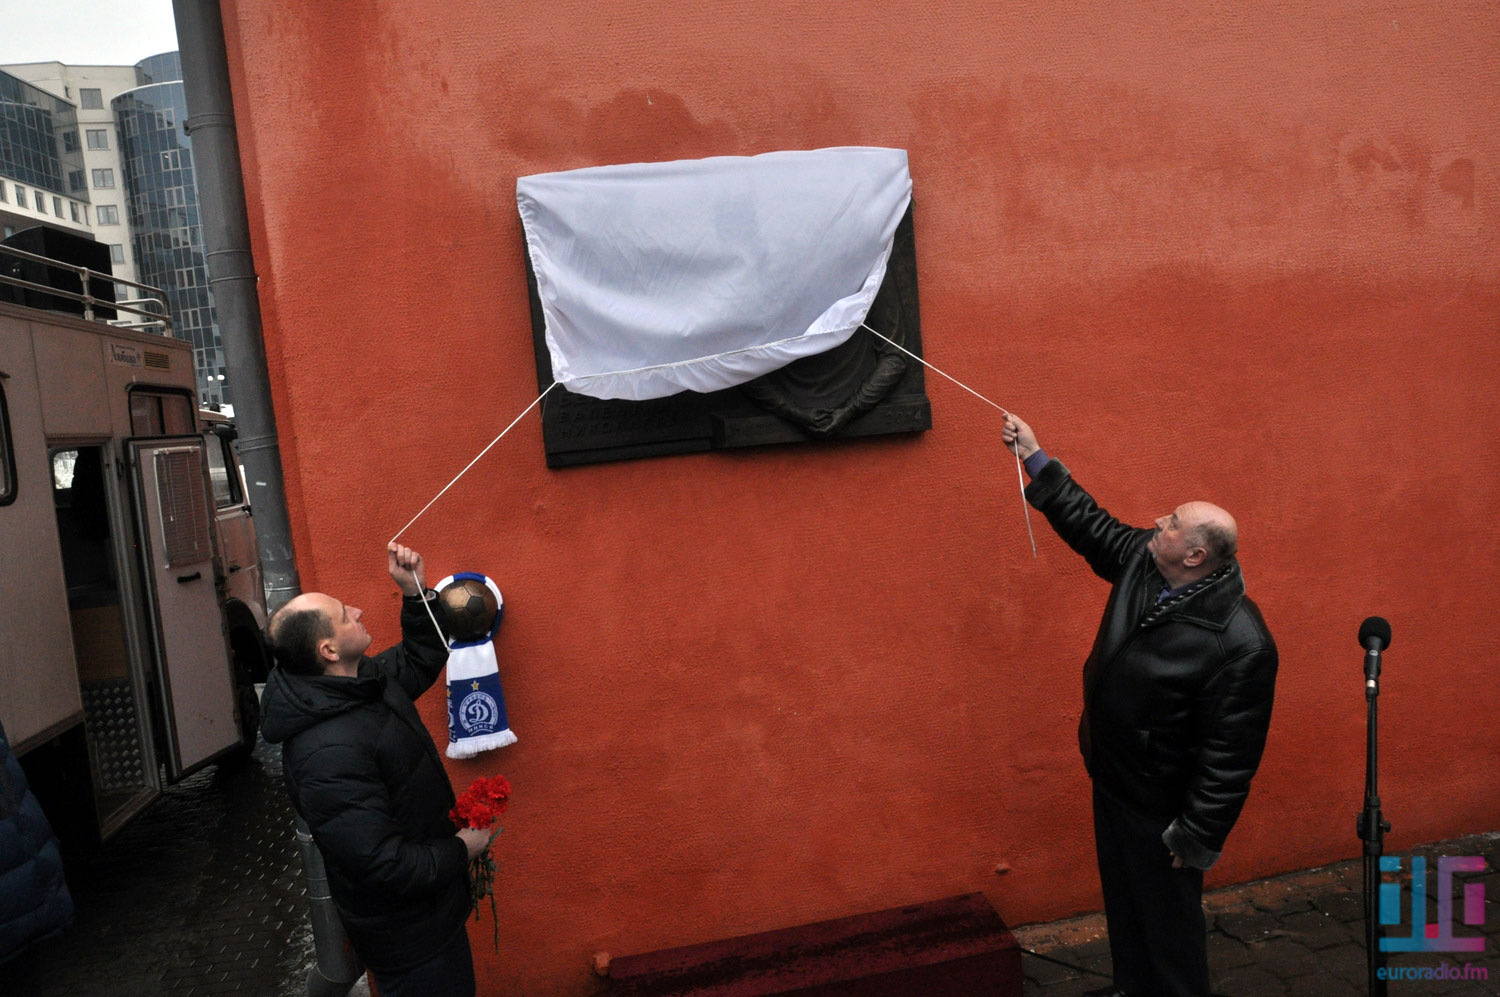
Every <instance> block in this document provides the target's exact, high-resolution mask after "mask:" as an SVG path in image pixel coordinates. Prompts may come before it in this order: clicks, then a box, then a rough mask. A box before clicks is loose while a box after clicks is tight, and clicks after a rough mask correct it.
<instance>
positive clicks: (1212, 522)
mask: <svg viewBox="0 0 1500 997" xmlns="http://www.w3.org/2000/svg"><path fill="white" fill-rule="evenodd" d="M1177 514H1178V515H1179V516H1181V517H1182V519H1183V522H1184V528H1185V530H1186V532H1187V534H1188V542H1189V543H1192V544H1194V545H1196V546H1200V547H1202V548H1203V549H1204V552H1205V559H1204V566H1205V567H1206V568H1207V569H1208V570H1209V571H1217V570H1218V569H1219V568H1220V567H1221V566H1223V565H1224V563H1225V562H1227V561H1228V560H1229V559H1230V558H1232V557H1234V554H1235V551H1236V550H1238V549H1239V537H1240V528H1239V526H1238V524H1236V523H1235V521H1234V517H1233V516H1231V515H1230V514H1229V513H1228V512H1225V511H1224V510H1223V509H1221V508H1219V507H1218V506H1216V505H1214V504H1213V503H1212V502H1186V503H1184V504H1183V505H1182V506H1181V507H1180V508H1179V509H1178V510H1177Z"/></svg>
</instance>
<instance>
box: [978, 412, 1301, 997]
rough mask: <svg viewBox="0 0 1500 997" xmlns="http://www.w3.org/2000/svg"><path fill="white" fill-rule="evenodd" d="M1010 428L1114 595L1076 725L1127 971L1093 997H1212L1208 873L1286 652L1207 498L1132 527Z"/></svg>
mask: <svg viewBox="0 0 1500 997" xmlns="http://www.w3.org/2000/svg"><path fill="white" fill-rule="evenodd" d="M1001 435H1002V438H1003V439H1004V441H1005V444H1006V446H1008V447H1009V448H1010V449H1011V450H1012V451H1013V452H1014V453H1016V454H1017V455H1018V456H1019V457H1020V458H1021V459H1022V460H1024V461H1025V463H1026V470H1027V473H1028V474H1029V475H1030V476H1031V479H1032V480H1031V483H1030V484H1029V485H1027V487H1026V499H1027V501H1028V502H1030V503H1031V504H1032V505H1033V506H1034V507H1036V508H1037V509H1038V510H1040V511H1041V513H1042V514H1043V515H1045V516H1046V517H1047V521H1048V522H1049V523H1051V524H1052V528H1053V530H1055V531H1056V532H1057V535H1058V536H1059V537H1061V538H1062V539H1063V540H1064V541H1065V542H1066V543H1067V544H1068V546H1070V547H1072V548H1073V550H1074V551H1075V552H1077V553H1078V554H1080V555H1082V557H1083V558H1084V559H1085V560H1086V561H1087V562H1088V564H1089V567H1090V568H1092V569H1093V570H1094V573H1095V574H1097V575H1098V576H1099V577H1100V578H1103V579H1104V580H1105V581H1107V582H1109V583H1110V585H1111V586H1112V588H1111V589H1110V593H1109V601H1108V603H1107V604H1106V605H1105V608H1104V617H1103V619H1102V620H1101V621H1100V623H1099V632H1098V634H1097V635H1096V636H1095V638H1094V646H1093V650H1092V651H1090V653H1089V656H1088V659H1087V660H1086V661H1085V662H1084V666H1083V716H1082V718H1081V719H1080V721H1079V724H1078V744H1079V748H1080V750H1081V751H1082V752H1083V763H1084V766H1085V767H1086V768H1087V769H1088V773H1089V775H1090V777H1091V778H1092V779H1093V787H1094V788H1093V795H1094V845H1095V851H1096V854H1097V856H1098V860H1099V880H1100V884H1101V886H1102V887H1103V892H1104V914H1105V919H1106V921H1107V923H1108V926H1109V948H1110V957H1111V959H1112V961H1113V963H1114V986H1113V987H1112V988H1107V989H1105V990H1101V991H1096V992H1095V993H1096V994H1097V995H1100V997H1102V995H1105V994H1113V995H1126V997H1147V995H1150V997H1176V995H1182V997H1189V995H1191V997H1205V995H1207V994H1208V993H1209V985H1208V952H1207V936H1206V932H1205V925H1204V920H1203V906H1202V900H1203V870H1205V869H1207V868H1208V867H1209V866H1211V865H1213V864H1214V862H1215V861H1216V860H1217V859H1218V858H1219V853H1220V851H1222V849H1223V847H1224V839H1225V838H1226V837H1227V836H1228V834H1229V831H1230V828H1232V827H1233V826H1234V823H1235V820H1236V819H1237V818H1238V817H1239V814H1240V809H1241V808H1242V807H1243V806H1244V803H1245V797H1246V796H1247V795H1248V794H1249V792H1250V779H1251V777H1252V776H1254V775H1255V770H1256V767H1257V766H1258V765H1259V764H1260V757H1261V751H1262V750H1263V749H1264V747H1265V743H1266V730H1267V727H1268V726H1269V724H1270V721H1271V699H1272V695H1273V693H1274V691H1275V685H1276V664H1277V658H1276V644H1275V642H1274V641H1273V640H1272V639H1271V633H1270V631H1269V630H1268V629H1266V624H1265V621H1264V620H1263V619H1261V615H1260V610H1258V609H1257V608H1256V606H1255V603H1253V602H1251V601H1250V599H1249V598H1247V597H1246V595H1245V582H1244V579H1243V577H1242V576H1241V574H1240V566H1239V562H1238V561H1236V560H1235V551H1236V547H1237V543H1238V528H1237V527H1236V524H1235V521H1234V519H1233V517H1231V516H1230V515H1229V513H1227V512H1225V511H1224V510H1223V509H1220V508H1219V507H1218V506H1216V505H1210V504H1209V503H1207V502H1187V503H1184V504H1183V505H1180V506H1178V507H1177V508H1176V509H1174V510H1173V511H1172V512H1170V513H1168V514H1167V515H1164V516H1162V517H1161V518H1159V519H1157V520H1156V528H1155V529H1154V530H1149V529H1137V528H1134V527H1130V526H1126V525H1124V524H1123V523H1121V522H1119V521H1118V520H1117V519H1115V518H1114V517H1113V516H1111V515H1110V514H1109V513H1108V512H1106V511H1104V510H1103V509H1101V508H1100V507H1099V506H1098V504H1097V503H1095V502H1094V500H1093V498H1092V497H1091V496H1090V495H1089V493H1088V492H1086V491H1084V490H1083V488H1082V487H1081V486H1079V485H1078V484H1077V483H1076V482H1075V481H1074V480H1073V477H1072V475H1071V474H1070V473H1069V472H1068V469H1067V468H1066V467H1064V466H1063V464H1062V463H1061V462H1060V461H1057V460H1051V459H1049V458H1048V457H1047V454H1046V453H1045V452H1044V451H1043V450H1042V449H1041V447H1040V446H1038V445H1037V440H1036V435H1035V434H1034V433H1033V432H1032V431H1031V427H1030V426H1028V425H1027V424H1026V423H1025V422H1023V421H1022V420H1021V419H1020V418H1019V417H1017V416H1016V415H1014V414H1013V413H1008V414H1007V415H1006V420H1005V427H1004V429H1003V431H1002V434H1001Z"/></svg>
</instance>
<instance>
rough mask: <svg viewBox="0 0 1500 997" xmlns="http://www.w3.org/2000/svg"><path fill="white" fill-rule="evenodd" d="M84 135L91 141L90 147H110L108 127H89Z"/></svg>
mask: <svg viewBox="0 0 1500 997" xmlns="http://www.w3.org/2000/svg"><path fill="white" fill-rule="evenodd" d="M84 137H85V138H87V139H88V143H89V148H90V149H108V148H109V129H108V128H89V129H86V130H85V132H84Z"/></svg>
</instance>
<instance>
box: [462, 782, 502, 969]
mask: <svg viewBox="0 0 1500 997" xmlns="http://www.w3.org/2000/svg"><path fill="white" fill-rule="evenodd" d="M508 806H510V782H509V781H508V780H507V779H506V778H505V776H503V775H492V776H489V777H487V778H480V779H475V780H474V781H473V783H471V784H470V785H469V788H468V789H466V790H464V791H463V794H462V795H461V796H459V798H458V802H457V803H456V804H454V807H453V809H452V810H449V811H448V819H449V820H451V821H453V823H454V824H456V825H458V826H459V827H473V828H478V829H479V830H481V831H488V830H489V829H490V827H491V825H493V824H494V823H495V821H496V820H497V819H498V818H499V817H500V815H501V814H503V813H505V808H506V807H508ZM500 831H501V829H500V828H498V827H497V828H495V833H494V834H492V835H490V838H491V839H492V840H493V838H494V836H495V834H499V833H500ZM485 897H489V898H490V917H491V918H492V919H493V920H494V922H495V950H496V951H497V952H498V951H499V950H500V916H499V914H498V913H497V912H496V910H495V859H494V856H492V855H491V854H490V849H489V846H488V845H486V846H485V849H484V851H482V852H480V853H479V857H478V858H476V859H473V860H471V861H470V862H469V903H470V905H471V906H472V908H473V911H474V919H475V920H478V919H479V902H480V901H481V900H483V899H484V898H485Z"/></svg>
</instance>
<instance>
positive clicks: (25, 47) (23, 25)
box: [0, 0, 177, 66]
mask: <svg viewBox="0 0 1500 997" xmlns="http://www.w3.org/2000/svg"><path fill="white" fill-rule="evenodd" d="M175 48H177V30H176V28H175V27H174V26H173V24H172V2H171V0H0V64H4V63H11V62H65V63H70V64H72V65H75V66H133V65H135V64H136V63H137V62H140V61H141V60H142V59H144V58H146V57H147V56H148V55H156V54H157V53H159V52H170V51H172V50H174V49H175Z"/></svg>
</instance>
